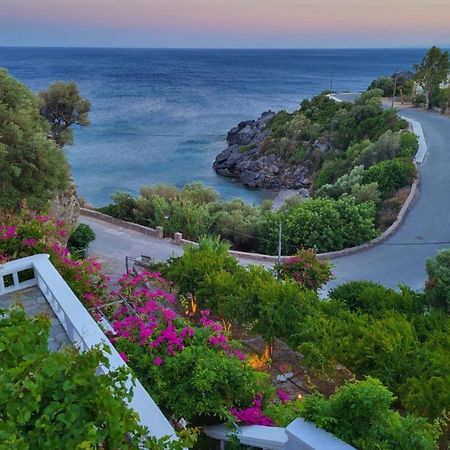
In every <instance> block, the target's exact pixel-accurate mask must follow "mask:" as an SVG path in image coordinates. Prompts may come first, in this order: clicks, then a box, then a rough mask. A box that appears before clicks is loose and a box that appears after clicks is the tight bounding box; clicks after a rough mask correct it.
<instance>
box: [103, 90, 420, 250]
mask: <svg viewBox="0 0 450 450" xmlns="http://www.w3.org/2000/svg"><path fill="white" fill-rule="evenodd" d="M378 94H379V93H378V92H374V91H370V92H368V93H366V94H364V95H363V96H362V97H361V98H360V99H359V100H358V101H357V102H356V103H355V104H350V103H337V102H335V101H334V100H331V99H330V98H329V97H328V96H327V94H326V93H323V94H321V95H319V96H317V97H314V98H312V99H311V100H304V101H303V102H302V105H301V108H300V110H299V111H297V112H295V113H292V114H288V113H286V112H280V113H278V114H276V115H275V117H274V118H273V119H272V121H271V123H270V124H269V126H270V127H271V128H272V135H271V136H270V137H268V138H266V140H265V141H264V143H263V148H264V151H265V152H274V153H277V154H282V155H283V158H285V159H286V160H290V161H292V164H297V163H301V164H303V165H308V167H309V170H310V171H311V173H313V179H314V182H313V189H312V198H310V199H308V200H306V201H303V202H301V201H299V200H300V198H299V199H298V201H294V202H293V201H290V202H287V203H286V204H285V205H284V207H283V208H281V210H280V211H272V210H271V208H270V203H269V202H264V203H263V204H262V205H260V206H253V207H252V206H250V205H248V204H246V203H244V202H243V201H242V200H237V199H236V200H231V201H223V200H220V199H219V195H218V193H217V192H215V191H214V190H213V189H211V188H208V187H205V186H203V185H202V184H200V183H191V184H188V185H186V186H185V187H184V188H183V189H178V188H177V187H175V186H169V185H157V186H144V187H142V188H141V192H140V195H139V196H137V197H136V198H134V197H132V196H131V195H130V194H127V193H124V192H119V193H117V194H115V195H114V196H113V197H112V199H113V203H112V204H110V205H108V206H106V207H103V208H100V209H99V210H100V211H101V212H104V213H106V214H110V215H112V216H115V217H119V218H121V219H125V220H131V221H133V222H137V223H140V224H142V225H147V226H150V227H156V226H163V227H164V229H165V233H166V235H171V234H172V233H173V232H176V231H181V232H182V233H183V235H184V236H185V237H186V238H187V239H191V240H194V241H197V240H199V238H200V237H201V236H203V235H207V234H209V235H215V236H220V237H222V238H223V239H226V240H228V241H229V242H230V243H231V245H232V247H233V248H234V249H237V250H244V251H259V252H265V253H271V254H274V253H275V252H276V249H277V245H278V244H277V241H278V236H277V233H278V225H279V223H282V225H283V230H284V232H283V239H282V246H283V253H284V254H294V253H295V252H296V251H297V250H298V249H299V248H302V247H308V248H314V249H316V250H317V251H320V252H323V251H332V250H340V249H342V248H344V247H350V246H354V245H358V244H361V243H363V242H365V241H367V240H369V239H371V238H373V237H375V236H376V234H377V228H379V229H384V228H385V227H386V226H387V225H390V223H392V221H393V220H395V213H396V212H397V211H398V210H399V208H400V207H401V203H400V202H396V201H395V199H396V198H397V196H398V195H399V190H401V189H402V188H407V187H408V186H410V185H411V183H412V181H413V180H414V178H415V176H416V173H415V168H414V165H413V164H412V157H413V155H414V154H415V152H416V151H417V146H418V144H417V139H416V137H415V135H414V134H412V133H410V132H408V131H406V126H407V124H406V123H405V121H403V120H402V119H400V118H399V117H398V115H397V114H396V112H395V111H391V110H384V109H383V108H382V106H381V102H380V99H379V97H378ZM317 142H322V145H323V149H322V150H320V149H319V148H318V147H317ZM392 209H393V210H394V212H393V213H392V212H391V210H392Z"/></svg>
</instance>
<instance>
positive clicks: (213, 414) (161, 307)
mask: <svg viewBox="0 0 450 450" xmlns="http://www.w3.org/2000/svg"><path fill="white" fill-rule="evenodd" d="M155 280H156V282H157V283H161V281H162V279H161V278H160V275H159V274H152V273H144V274H139V275H135V276H132V275H126V276H124V277H122V278H121V280H120V283H121V286H120V289H119V292H118V293H119V294H121V295H124V294H126V296H127V299H128V303H129V304H130V305H131V306H132V308H130V307H129V306H120V307H118V308H117V309H116V311H114V312H112V311H109V312H108V314H109V315H110V317H109V319H110V321H111V324H112V327H113V328H114V332H113V333H111V334H110V336H111V340H112V341H113V343H114V345H115V346H116V348H117V349H118V350H119V351H120V352H121V355H122V357H123V358H124V360H125V361H127V363H128V364H129V365H130V367H132V368H133V370H134V371H135V373H136V375H137V376H138V378H139V379H140V380H141V382H142V383H143V384H144V386H145V387H146V389H147V390H148V391H149V392H150V393H151V395H152V397H153V399H154V400H155V401H156V402H157V403H158V405H160V407H161V408H162V409H163V410H164V412H165V413H166V414H167V415H168V416H171V417H173V418H174V419H176V420H180V419H185V420H188V421H189V422H190V423H193V424H205V423H213V422H218V421H223V420H228V419H230V418H231V417H232V416H231V413H230V409H231V408H233V407H242V406H244V407H246V406H249V405H251V404H252V402H253V401H254V399H255V398H256V397H257V396H258V394H261V393H262V392H264V393H267V395H271V388H270V385H269V383H268V379H267V376H266V375H265V374H263V373H260V372H257V371H255V370H254V369H253V368H251V367H250V366H249V365H248V364H247V362H246V361H245V360H246V357H245V355H244V353H242V351H241V350H240V349H239V346H238V344H237V343H236V342H234V341H233V340H231V339H230V338H229V336H228V334H227V333H226V332H225V331H224V330H223V327H222V325H220V324H219V323H217V322H215V321H213V320H211V319H210V318H209V311H208V310H203V311H201V312H200V313H199V317H198V321H197V324H196V325H192V324H191V322H189V321H187V320H186V319H184V318H181V317H178V316H177V314H176V313H175V312H174V310H173V309H171V306H172V305H173V303H174V301H175V298H174V297H173V296H172V295H171V294H168V293H167V292H165V291H163V290H161V289H159V288H156V289H153V288H152V289H149V288H148V287H145V284H146V283H154V282H155ZM142 282H146V283H144V287H143V285H142Z"/></svg>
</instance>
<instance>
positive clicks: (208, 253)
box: [163, 237, 238, 296]
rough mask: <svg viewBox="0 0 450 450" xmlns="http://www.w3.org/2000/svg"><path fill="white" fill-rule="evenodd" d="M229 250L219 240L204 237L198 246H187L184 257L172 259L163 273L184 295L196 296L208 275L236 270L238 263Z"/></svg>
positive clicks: (224, 243) (227, 246)
mask: <svg viewBox="0 0 450 450" xmlns="http://www.w3.org/2000/svg"><path fill="white" fill-rule="evenodd" d="M229 248H230V247H229V245H228V244H227V243H226V242H223V241H221V240H220V239H219V238H213V237H204V238H202V239H200V241H199V245H198V246H195V245H190V246H187V247H186V248H185V250H184V254H183V255H182V256H180V257H178V258H172V259H171V260H170V261H169V264H168V266H167V268H165V269H164V271H163V273H164V276H165V277H166V278H168V279H170V280H172V281H173V282H174V283H175V284H176V285H177V286H178V288H179V289H180V292H181V293H182V294H193V295H194V296H195V295H196V292H197V290H198V288H199V286H200V284H201V283H202V282H203V280H204V279H205V278H206V277H207V275H213V274H215V273H217V272H220V271H222V270H225V271H227V272H234V271H235V270H236V268H237V267H238V262H237V260H236V258H234V257H233V256H230V255H229V254H228V250H229Z"/></svg>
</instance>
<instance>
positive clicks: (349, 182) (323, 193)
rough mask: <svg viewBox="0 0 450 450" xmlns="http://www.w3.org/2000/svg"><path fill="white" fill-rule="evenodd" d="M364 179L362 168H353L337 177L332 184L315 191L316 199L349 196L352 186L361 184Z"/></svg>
mask: <svg viewBox="0 0 450 450" xmlns="http://www.w3.org/2000/svg"><path fill="white" fill-rule="evenodd" d="M363 178H364V166H355V167H353V169H352V170H351V171H350V172H348V173H346V174H345V175H342V176H341V177H339V178H338V179H337V180H336V182H335V183H334V184H324V185H322V187H321V188H320V189H319V190H318V191H317V196H318V197H331V198H339V197H341V196H342V195H343V194H350V193H351V191H352V186H353V185H355V184H361V183H362V180H363Z"/></svg>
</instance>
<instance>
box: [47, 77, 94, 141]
mask: <svg viewBox="0 0 450 450" xmlns="http://www.w3.org/2000/svg"><path fill="white" fill-rule="evenodd" d="M39 95H40V97H41V99H42V100H43V105H42V107H41V114H42V116H43V117H45V119H47V120H48V121H49V122H50V125H51V133H52V137H53V140H54V141H55V142H56V144H57V145H58V146H59V147H62V146H64V145H70V144H72V143H73V132H72V129H71V128H70V127H71V126H73V125H78V126H80V127H86V126H88V125H89V118H88V113H89V111H90V110H91V104H90V103H89V101H88V100H87V99H85V98H83V97H82V96H81V95H80V92H79V90H78V86H77V84H76V83H75V81H70V82H68V83H65V82H63V81H56V82H54V83H52V84H51V85H50V86H49V88H48V89H47V90H46V91H43V92H41V93H40V94H39Z"/></svg>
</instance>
